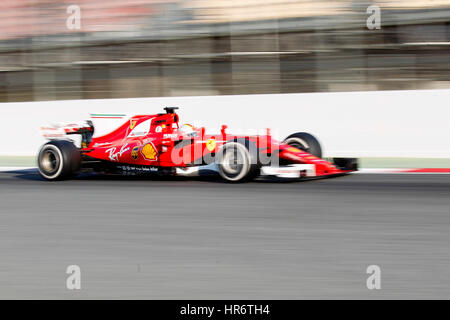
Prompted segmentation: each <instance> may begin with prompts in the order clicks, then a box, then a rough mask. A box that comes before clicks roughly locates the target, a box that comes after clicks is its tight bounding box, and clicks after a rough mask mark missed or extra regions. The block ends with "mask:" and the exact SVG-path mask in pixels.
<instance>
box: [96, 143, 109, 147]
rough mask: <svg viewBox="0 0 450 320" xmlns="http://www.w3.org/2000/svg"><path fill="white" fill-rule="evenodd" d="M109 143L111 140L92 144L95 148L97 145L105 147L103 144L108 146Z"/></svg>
mask: <svg viewBox="0 0 450 320" xmlns="http://www.w3.org/2000/svg"><path fill="white" fill-rule="evenodd" d="M110 144H111V142H100V143H96V144H94V147H95V148H98V147H105V146H109V145H110Z"/></svg>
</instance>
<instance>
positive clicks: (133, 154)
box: [131, 146, 139, 160]
mask: <svg viewBox="0 0 450 320" xmlns="http://www.w3.org/2000/svg"><path fill="white" fill-rule="evenodd" d="M138 157H139V146H136V147H134V148H133V150H131V158H133V159H134V160H137V159H138Z"/></svg>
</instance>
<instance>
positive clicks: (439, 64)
mask: <svg viewBox="0 0 450 320" xmlns="http://www.w3.org/2000/svg"><path fill="white" fill-rule="evenodd" d="M74 4H75V5H78V6H79V8H80V9H81V20H80V21H81V25H80V28H79V29H70V28H68V27H67V19H68V18H69V16H70V15H71V14H70V13H68V12H67V8H68V7H69V6H70V5H74ZM370 5H378V6H379V7H380V8H381V29H379V30H376V29H375V30H369V29H368V28H367V26H366V20H367V18H368V17H369V16H370V14H369V13H367V12H366V10H367V7H368V6H370ZM438 88H439V89H443V88H450V1H449V0H385V1H383V0H379V1H364V0H363V1H361V0H358V1H353V0H339V1H337V0H213V1H211V0H209V1H207V0H109V1H104V0H78V1H73V0H71V1H65V0H64V1H63V0H2V1H1V2H0V102H12V101H39V100H61V99H64V100H66V99H93V98H126V97H154V96H189V95H230V94H254V93H294V92H295V93H300V92H329V91H332V92H333V91H362V90H363V91H371V90H397V89H398V90H402V89H438Z"/></svg>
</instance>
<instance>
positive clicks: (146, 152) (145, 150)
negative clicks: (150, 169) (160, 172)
mask: <svg viewBox="0 0 450 320" xmlns="http://www.w3.org/2000/svg"><path fill="white" fill-rule="evenodd" d="M141 153H142V155H143V156H144V158H145V159H146V160H150V161H155V160H156V159H157V155H158V153H157V152H156V149H155V146H154V145H153V144H152V143H151V142H149V143H147V144H146V145H145V146H143V147H142V149H141Z"/></svg>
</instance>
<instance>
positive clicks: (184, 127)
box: [179, 123, 194, 134]
mask: <svg viewBox="0 0 450 320" xmlns="http://www.w3.org/2000/svg"><path fill="white" fill-rule="evenodd" d="M179 130H180V131H181V132H182V133H184V134H191V133H193V132H194V126H192V125H190V124H187V123H186V124H183V125H182V126H181V127H180V129H179Z"/></svg>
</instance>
